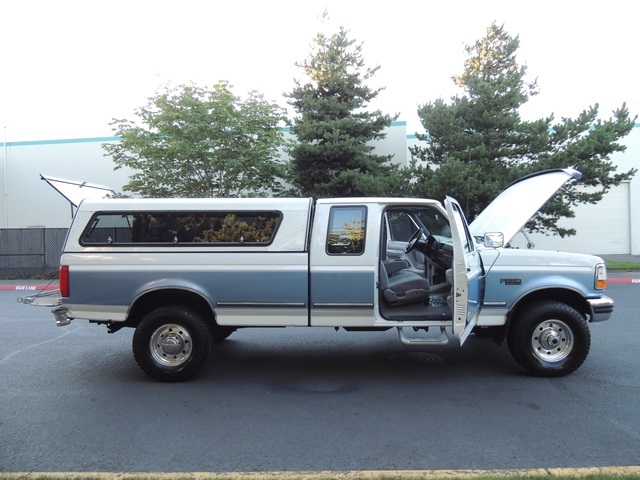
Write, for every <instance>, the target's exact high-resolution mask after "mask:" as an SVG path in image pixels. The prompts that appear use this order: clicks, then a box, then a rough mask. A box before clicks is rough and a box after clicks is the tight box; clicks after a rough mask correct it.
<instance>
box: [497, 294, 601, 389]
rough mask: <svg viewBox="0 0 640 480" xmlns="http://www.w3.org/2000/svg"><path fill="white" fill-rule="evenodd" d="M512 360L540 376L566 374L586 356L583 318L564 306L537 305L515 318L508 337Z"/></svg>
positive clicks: (587, 335) (587, 336)
mask: <svg viewBox="0 0 640 480" xmlns="http://www.w3.org/2000/svg"><path fill="white" fill-rule="evenodd" d="M507 343H508V345H509V351H510V352H511V355H512V356H513V358H514V359H515V360H516V361H517V362H518V363H519V364H520V365H521V366H522V367H524V368H525V370H527V371H528V372H530V373H532V374H534V375H537V376H541V377H560V376H563V375H567V374H569V373H571V372H573V371H575V370H576V369H578V368H579V367H580V365H582V363H583V362H584V361H585V359H586V358H587V355H588V354H589V348H590V346H591V334H590V332H589V326H588V325H587V321H586V320H585V319H584V317H583V316H582V315H581V314H580V312H578V311H577V310H576V309H574V308H573V307H571V306H570V305H567V304H566V303H562V302H557V301H546V302H539V303H536V304H533V305H531V306H529V307H527V310H526V311H525V312H524V313H523V314H522V316H521V317H520V318H514V319H513V320H512V322H511V326H510V328H509V333H508V336H507Z"/></svg>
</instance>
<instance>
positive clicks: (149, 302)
mask: <svg viewBox="0 0 640 480" xmlns="http://www.w3.org/2000/svg"><path fill="white" fill-rule="evenodd" d="M163 305H180V306H183V307H186V308H190V309H191V310H194V311H196V312H197V313H199V314H200V315H202V317H203V319H204V320H205V321H206V323H208V324H215V314H214V312H213V309H212V307H211V304H210V303H209V302H208V301H207V300H205V298H204V297H203V296H202V295H200V294H198V293H195V292H192V291H189V290H181V289H178V288H173V289H162V290H154V291H151V292H148V293H145V294H144V295H142V296H141V297H139V298H138V299H137V300H136V301H135V302H134V304H133V305H132V307H131V309H130V310H129V315H128V316H127V321H126V323H127V326H128V327H136V326H138V324H139V323H140V320H142V318H143V317H144V316H145V315H146V314H147V313H149V312H150V311H151V310H154V309H156V308H158V307H161V306H163Z"/></svg>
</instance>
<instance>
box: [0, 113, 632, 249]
mask: <svg viewBox="0 0 640 480" xmlns="http://www.w3.org/2000/svg"><path fill="white" fill-rule="evenodd" d="M117 141H118V139H117V138H116V137H99V138H79V139H64V140H43V141H23V142H7V143H6V144H5V143H0V149H1V153H0V155H1V158H2V168H3V170H2V172H1V173H2V181H1V182H0V191H1V192H2V196H1V197H0V204H1V209H0V228H29V227H48V228H66V227H67V226H68V225H69V222H70V220H71V210H70V205H69V204H68V203H67V202H66V201H65V200H64V199H63V198H62V197H61V196H60V195H59V194H58V193H56V192H55V191H54V190H53V189H52V188H51V187H49V186H48V185H47V184H46V183H45V182H43V181H42V180H40V174H41V173H42V174H48V175H52V176H56V177H64V178H69V179H74V180H83V181H88V182H92V183H99V184H103V185H108V186H110V187H112V188H113V189H114V190H115V191H116V192H119V191H122V187H123V185H124V184H125V183H127V180H128V177H129V174H130V173H131V172H130V171H128V170H126V169H120V170H114V168H113V167H114V164H113V162H112V160H111V158H110V157H109V156H105V152H104V150H103V148H102V145H103V144H104V143H108V142H117ZM416 142H417V140H416V138H415V135H407V127H406V122H394V123H393V124H392V125H391V127H390V128H389V129H388V132H387V138H386V139H385V140H384V141H381V142H378V144H377V153H379V154H383V155H388V154H393V155H394V159H395V161H397V162H398V163H400V164H401V165H407V164H408V161H409V159H410V154H409V152H408V147H409V146H411V145H414V144H416ZM623 143H624V144H625V145H626V146H627V151H626V152H624V153H618V154H616V155H615V156H614V157H613V160H614V162H615V163H616V165H617V166H618V171H620V172H623V171H627V170H629V169H631V168H633V167H634V166H638V165H640V124H638V125H636V126H635V128H633V130H632V132H631V133H630V134H629V135H628V136H627V137H626V138H625V139H623ZM562 225H563V226H566V227H571V228H575V229H576V230H577V235H575V236H573V237H568V238H564V239H560V238H559V237H550V236H544V235H533V236H532V240H533V241H534V243H535V244H536V248H538V249H551V250H565V251H571V252H580V253H593V254H633V255H640V174H638V175H636V177H635V178H634V179H632V180H631V181H630V182H626V183H624V184H622V185H620V186H619V187H617V188H615V189H613V190H611V191H610V192H609V193H608V194H607V195H605V198H604V199H603V200H602V201H601V202H599V203H598V204H597V205H581V206H580V207H578V208H577V209H576V217H575V218H573V219H566V220H565V221H563V222H562ZM523 243H524V241H523Z"/></svg>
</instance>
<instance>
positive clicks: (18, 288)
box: [0, 284, 60, 292]
mask: <svg viewBox="0 0 640 480" xmlns="http://www.w3.org/2000/svg"><path fill="white" fill-rule="evenodd" d="M59 289H60V287H59V286H58V285H11V284H7V285H0V290H5V291H6V290H10V291H14V292H41V291H43V290H59Z"/></svg>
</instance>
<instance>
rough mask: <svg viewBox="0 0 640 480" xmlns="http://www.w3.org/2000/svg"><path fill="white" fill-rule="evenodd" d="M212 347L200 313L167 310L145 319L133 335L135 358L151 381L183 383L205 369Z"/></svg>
mask: <svg viewBox="0 0 640 480" xmlns="http://www.w3.org/2000/svg"><path fill="white" fill-rule="evenodd" d="M211 343H212V339H211V334H210V332H209V330H208V329H207V326H206V325H205V323H204V322H203V321H202V319H201V318H200V316H199V315H198V314H197V313H195V312H194V311H192V310H189V309H187V308H183V307H180V306H168V307H162V308H158V309H156V310H153V311H152V312H150V313H148V314H147V315H146V316H145V317H144V318H143V319H142V321H141V322H140V325H138V327H137V328H136V331H135V333H134V335H133V355H134V357H135V359H136V362H137V363H138V365H139V366H140V368H141V369H142V370H143V371H144V372H145V373H146V374H147V375H149V376H150V377H153V378H155V379H156V380H161V381H163V382H180V381H184V380H189V379H190V378H192V377H193V376H194V375H195V374H196V373H198V372H199V371H200V369H202V367H203V366H204V364H205V363H206V360H207V358H208V356H209V351H210V349H211Z"/></svg>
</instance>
